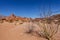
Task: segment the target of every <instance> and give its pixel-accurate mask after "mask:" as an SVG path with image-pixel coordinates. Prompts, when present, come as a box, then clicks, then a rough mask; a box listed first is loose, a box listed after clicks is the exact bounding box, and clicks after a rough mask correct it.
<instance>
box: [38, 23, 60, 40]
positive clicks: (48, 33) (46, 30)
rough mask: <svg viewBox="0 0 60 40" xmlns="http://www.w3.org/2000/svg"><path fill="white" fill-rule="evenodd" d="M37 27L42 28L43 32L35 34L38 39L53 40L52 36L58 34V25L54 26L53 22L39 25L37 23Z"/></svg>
mask: <svg viewBox="0 0 60 40" xmlns="http://www.w3.org/2000/svg"><path fill="white" fill-rule="evenodd" d="M38 25H39V27H40V28H41V27H42V28H43V30H41V31H39V32H37V34H38V35H40V37H43V38H46V39H47V40H53V35H55V34H56V33H57V32H58V27H59V24H55V23H54V22H51V23H49V24H48V23H41V22H38Z"/></svg>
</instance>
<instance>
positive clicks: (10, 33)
mask: <svg viewBox="0 0 60 40" xmlns="http://www.w3.org/2000/svg"><path fill="white" fill-rule="evenodd" d="M26 25H28V24H27V23H23V24H18V23H17V24H16V25H15V22H14V23H9V22H4V23H0V40H47V39H45V38H42V37H38V36H34V35H31V34H27V33H25V32H26V31H27V30H28V26H26ZM38 29H39V28H38V27H36V28H35V30H38ZM54 39H55V40H60V27H59V30H58V32H57V33H56V34H55V35H54Z"/></svg>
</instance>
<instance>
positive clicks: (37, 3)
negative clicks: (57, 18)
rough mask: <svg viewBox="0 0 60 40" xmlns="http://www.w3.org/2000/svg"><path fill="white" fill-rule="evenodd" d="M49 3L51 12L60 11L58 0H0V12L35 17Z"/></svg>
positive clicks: (46, 7)
mask: <svg viewBox="0 0 60 40" xmlns="http://www.w3.org/2000/svg"><path fill="white" fill-rule="evenodd" d="M49 5H50V7H51V11H52V12H53V14H57V13H60V0H0V14H2V15H6V16H8V15H10V14H11V13H14V14H15V15H16V16H22V17H32V18H35V17H39V13H42V12H43V9H42V8H43V7H45V9H44V10H45V11H46V12H47V11H48V7H49Z"/></svg>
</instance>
